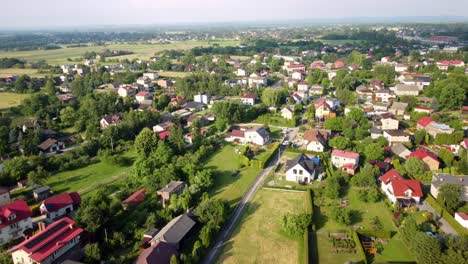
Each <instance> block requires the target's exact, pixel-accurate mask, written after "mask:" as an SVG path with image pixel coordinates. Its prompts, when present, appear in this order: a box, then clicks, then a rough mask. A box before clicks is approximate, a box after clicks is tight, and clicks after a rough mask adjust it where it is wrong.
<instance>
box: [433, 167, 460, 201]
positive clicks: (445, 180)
mask: <svg viewBox="0 0 468 264" xmlns="http://www.w3.org/2000/svg"><path fill="white" fill-rule="evenodd" d="M444 184H455V185H460V186H462V187H463V191H462V193H461V194H460V201H464V202H467V201H468V175H461V176H452V175H450V174H447V173H434V174H433V175H432V183H431V194H432V196H434V197H435V198H437V196H438V195H439V189H440V187H442V186H443V185H444Z"/></svg>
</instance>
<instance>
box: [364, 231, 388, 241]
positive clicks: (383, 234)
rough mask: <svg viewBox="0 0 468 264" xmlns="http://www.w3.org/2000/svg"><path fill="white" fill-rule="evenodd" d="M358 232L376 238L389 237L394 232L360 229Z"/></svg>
mask: <svg viewBox="0 0 468 264" xmlns="http://www.w3.org/2000/svg"><path fill="white" fill-rule="evenodd" d="M359 234H361V235H364V236H367V237H378V238H385V239H391V238H392V237H393V235H394V234H395V232H392V231H389V230H360V231H359Z"/></svg>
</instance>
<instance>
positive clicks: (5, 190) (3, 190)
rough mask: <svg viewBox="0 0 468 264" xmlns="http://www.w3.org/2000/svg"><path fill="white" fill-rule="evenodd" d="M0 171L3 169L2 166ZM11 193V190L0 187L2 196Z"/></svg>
mask: <svg viewBox="0 0 468 264" xmlns="http://www.w3.org/2000/svg"><path fill="white" fill-rule="evenodd" d="M0 169H1V166H0ZM9 192H10V188H8V187H4V186H0V194H4V193H9Z"/></svg>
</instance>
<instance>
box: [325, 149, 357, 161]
mask: <svg viewBox="0 0 468 264" xmlns="http://www.w3.org/2000/svg"><path fill="white" fill-rule="evenodd" d="M332 156H338V157H343V158H349V159H357V158H359V153H356V152H351V151H346V150H339V149H334V150H333V152H332Z"/></svg>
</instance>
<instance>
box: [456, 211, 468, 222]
mask: <svg viewBox="0 0 468 264" xmlns="http://www.w3.org/2000/svg"><path fill="white" fill-rule="evenodd" d="M455 214H457V215H459V216H460V217H461V219H463V220H465V221H468V213H465V212H456V213H455Z"/></svg>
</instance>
